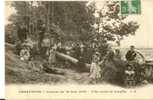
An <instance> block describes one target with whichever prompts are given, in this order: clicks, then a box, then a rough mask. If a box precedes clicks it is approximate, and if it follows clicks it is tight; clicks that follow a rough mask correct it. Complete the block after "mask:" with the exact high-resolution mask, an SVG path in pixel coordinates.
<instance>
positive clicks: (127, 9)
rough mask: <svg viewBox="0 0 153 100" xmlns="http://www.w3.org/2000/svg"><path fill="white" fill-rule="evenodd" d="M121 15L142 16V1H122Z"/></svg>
mask: <svg viewBox="0 0 153 100" xmlns="http://www.w3.org/2000/svg"><path fill="white" fill-rule="evenodd" d="M120 3H121V4H120V5H121V14H141V1H140V0H122V1H121V2H120Z"/></svg>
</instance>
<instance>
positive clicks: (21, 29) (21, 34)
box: [17, 24, 28, 43]
mask: <svg viewBox="0 0 153 100" xmlns="http://www.w3.org/2000/svg"><path fill="white" fill-rule="evenodd" d="M27 33H28V30H27V28H26V25H25V24H22V25H20V26H19V25H18V30H17V35H18V38H19V40H20V41H21V43H23V42H24V41H25V40H26V39H27Z"/></svg>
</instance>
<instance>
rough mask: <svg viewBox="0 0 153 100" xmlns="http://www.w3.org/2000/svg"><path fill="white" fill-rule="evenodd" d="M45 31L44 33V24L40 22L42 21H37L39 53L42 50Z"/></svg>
mask: <svg viewBox="0 0 153 100" xmlns="http://www.w3.org/2000/svg"><path fill="white" fill-rule="evenodd" d="M45 31H46V28H45V24H44V23H43V22H42V20H39V21H38V39H39V40H38V48H39V50H40V51H41V48H42V46H41V44H42V41H43V39H44V35H45Z"/></svg>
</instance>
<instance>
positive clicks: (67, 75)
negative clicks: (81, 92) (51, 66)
mask: <svg viewBox="0 0 153 100" xmlns="http://www.w3.org/2000/svg"><path fill="white" fill-rule="evenodd" d="M5 49H6V52H5V61H6V62H5V69H6V72H5V73H6V74H5V75H6V78H5V79H6V83H7V84H11V83H15V84H16V83H19V84H23V83H26V84H39V83H48V84H63V83H73V84H87V83H89V81H90V80H89V78H88V73H87V72H81V73H80V72H77V71H75V70H73V69H72V68H67V67H66V66H65V67H63V68H56V69H57V70H59V71H61V72H63V73H64V75H60V74H52V73H46V72H44V71H43V70H42V59H39V60H35V61H32V62H24V61H21V60H20V59H19V56H17V55H16V54H15V53H14V52H13V49H14V48H13V46H11V45H6V48H5ZM31 63H35V64H34V65H35V66H32V65H31Z"/></svg>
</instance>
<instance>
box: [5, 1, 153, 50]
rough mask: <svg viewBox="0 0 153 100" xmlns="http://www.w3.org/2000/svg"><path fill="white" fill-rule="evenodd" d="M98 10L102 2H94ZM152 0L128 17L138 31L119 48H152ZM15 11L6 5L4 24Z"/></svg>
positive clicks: (144, 3)
mask: <svg viewBox="0 0 153 100" xmlns="http://www.w3.org/2000/svg"><path fill="white" fill-rule="evenodd" d="M96 5H97V7H98V8H100V7H102V5H103V2H101V1H100V0H99V1H96ZM152 5H153V0H141V12H142V13H141V14H140V15H129V16H128V18H127V20H133V21H138V23H139V24H140V27H139V29H138V30H137V31H136V34H135V35H134V36H129V37H126V38H124V40H122V41H121V47H129V46H130V45H135V46H136V47H146V48H147V47H149V48H153V6H152ZM13 13H15V10H14V9H13V8H12V7H11V6H10V5H9V4H8V3H7V4H6V5H5V24H8V23H10V22H9V21H8V18H9V16H10V15H11V14H13Z"/></svg>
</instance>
